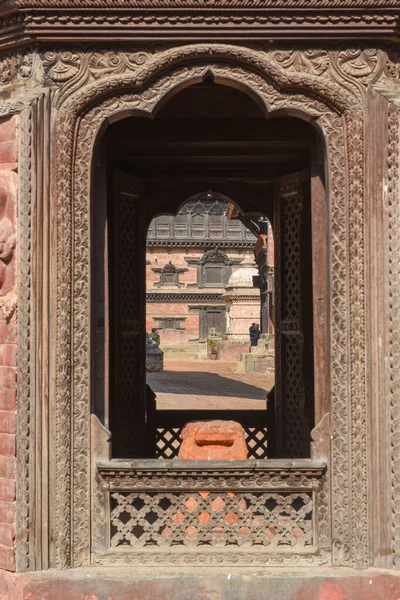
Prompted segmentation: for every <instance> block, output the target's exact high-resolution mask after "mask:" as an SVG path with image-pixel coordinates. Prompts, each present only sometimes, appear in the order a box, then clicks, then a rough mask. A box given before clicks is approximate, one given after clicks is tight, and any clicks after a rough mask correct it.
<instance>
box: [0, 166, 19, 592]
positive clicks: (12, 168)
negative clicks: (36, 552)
mask: <svg viewBox="0 0 400 600" xmlns="http://www.w3.org/2000/svg"><path fill="white" fill-rule="evenodd" d="M17 170H18V163H16V162H12V163H0V173H2V172H4V171H7V172H10V171H17ZM0 600H1V599H0Z"/></svg>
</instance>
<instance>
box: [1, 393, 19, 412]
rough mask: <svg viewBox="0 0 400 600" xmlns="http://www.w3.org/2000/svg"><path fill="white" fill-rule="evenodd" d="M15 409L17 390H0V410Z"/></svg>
mask: <svg viewBox="0 0 400 600" xmlns="http://www.w3.org/2000/svg"><path fill="white" fill-rule="evenodd" d="M16 408H17V390H15V389H14V390H1V389H0V410H5V411H10V410H11V411H13V410H15V409H16Z"/></svg>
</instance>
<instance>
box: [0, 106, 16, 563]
mask: <svg viewBox="0 0 400 600" xmlns="http://www.w3.org/2000/svg"><path fill="white" fill-rule="evenodd" d="M17 124H18V121H17V117H16V116H13V117H9V118H7V119H3V120H1V121H0V308H1V311H0V567H1V568H3V569H7V570H10V571H12V570H14V569H15V556H14V542H15V519H16V505H15V459H16V444H15V438H16V393H17V376H16V366H17V325H16V312H15V309H16V283H17V282H16V260H17V257H16V253H15V225H16V211H17V156H18V140H17V137H18V127H17Z"/></svg>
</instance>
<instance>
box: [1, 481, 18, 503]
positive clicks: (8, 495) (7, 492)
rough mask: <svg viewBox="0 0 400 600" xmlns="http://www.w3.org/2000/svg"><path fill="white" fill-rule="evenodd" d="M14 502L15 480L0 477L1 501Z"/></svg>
mask: <svg viewBox="0 0 400 600" xmlns="http://www.w3.org/2000/svg"><path fill="white" fill-rule="evenodd" d="M1 500H4V501H5V502H14V501H15V479H6V478H5V477H0V501H1Z"/></svg>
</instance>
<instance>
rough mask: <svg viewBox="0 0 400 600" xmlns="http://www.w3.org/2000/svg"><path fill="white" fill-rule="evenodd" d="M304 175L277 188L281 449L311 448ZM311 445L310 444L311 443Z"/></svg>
mask: <svg viewBox="0 0 400 600" xmlns="http://www.w3.org/2000/svg"><path fill="white" fill-rule="evenodd" d="M302 185H303V183H302V181H301V180H299V179H296V178H295V177H290V179H289V180H288V181H286V180H284V179H283V180H281V181H280V182H279V183H278V184H277V186H276V191H275V204H274V211H275V232H274V233H275V285H276V288H275V289H276V292H275V294H276V296H275V297H276V304H275V311H276V312H275V320H276V322H275V331H276V336H275V356H276V373H275V415H276V420H275V436H276V445H277V455H278V456H280V457H301V456H307V455H308V453H309V432H308V431H307V428H308V422H307V417H306V393H307V390H306V381H305V377H304V375H305V370H304V361H305V360H307V359H309V357H306V356H305V352H304V324H303V312H304V299H303V294H302V287H303V284H304V279H303V269H302V260H303V190H302ZM307 446H308V447H307Z"/></svg>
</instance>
